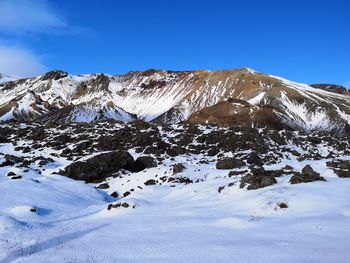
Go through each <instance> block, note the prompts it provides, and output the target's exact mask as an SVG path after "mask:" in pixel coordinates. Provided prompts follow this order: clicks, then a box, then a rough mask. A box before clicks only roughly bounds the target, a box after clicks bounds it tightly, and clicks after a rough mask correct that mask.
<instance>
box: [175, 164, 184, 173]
mask: <svg viewBox="0 0 350 263" xmlns="http://www.w3.org/2000/svg"><path fill="white" fill-rule="evenodd" d="M185 169H186V167H185V166H184V165H183V164H182V163H177V164H174V165H173V174H178V173H181V172H183V171H184V170H185Z"/></svg>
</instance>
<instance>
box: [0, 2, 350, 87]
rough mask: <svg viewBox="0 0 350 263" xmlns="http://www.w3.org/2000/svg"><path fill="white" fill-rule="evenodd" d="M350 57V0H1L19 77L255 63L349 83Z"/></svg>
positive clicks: (2, 40) (282, 72) (1, 42)
mask: <svg viewBox="0 0 350 263" xmlns="http://www.w3.org/2000/svg"><path fill="white" fill-rule="evenodd" d="M349 62H350V1H348V0H323V1H322V0H318V1H316V0H315V1H313V0H309V1H307V0H303V1H301V0H293V1H292V0H284V1H281V0H280V1H277V0H265V1H258V0H255V1H254V0H250V1H233V0H231V1H228V0H227V1H224V0H215V1H205V0H202V1H199V0H198V1H195V0H192V1H191V0H187V1H185V0H177V1H176V0H174V1H164V0H163V1H160V0H158V1H157V0H148V1H141V0H133V1H132V0H130V1H112V0H111V1H107V0H105V1H101V0H0V72H3V73H7V74H12V75H23V76H30V75H36V74H40V73H42V72H44V71H47V70H51V69H63V70H66V71H68V72H70V73H73V74H79V73H93V72H105V73H110V74H121V73H126V72H128V71H130V70H144V69H148V68H159V69H173V70H189V69H211V70H214V69H231V68H240V67H251V68H253V69H255V70H257V71H260V72H264V73H269V74H274V75H279V76H283V77H285V78H288V79H291V80H295V81H299V82H305V83H325V82H326V83H336V84H345V83H347V82H349V81H350V65H349ZM347 85H349V87H350V83H348V84H347Z"/></svg>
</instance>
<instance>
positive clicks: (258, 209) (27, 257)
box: [0, 122, 350, 263]
mask: <svg viewBox="0 0 350 263" xmlns="http://www.w3.org/2000/svg"><path fill="white" fill-rule="evenodd" d="M0 142H1V143H0V174H1V176H0V191H1V193H2V201H1V202H0V262H4V263H5V262H6V263H7V262H45V263H47V262H84V263H85V262H232V261H234V262H281V261H283V262H296V261H297V262H347V260H348V258H349V256H350V253H349V247H350V240H349V238H348V236H349V235H350V203H349V200H350V192H349V191H348V189H349V187H350V179H349V177H350V175H349V172H348V171H349V170H348V169H349V168H350V151H349V149H350V148H349V140H348V138H347V137H334V136H328V135H317V134H314V135H312V136H311V135H305V134H303V133H300V132H290V131H281V132H277V131H267V130H264V129H249V128H245V129H238V128H237V129H227V128H218V127H212V126H193V125H185V126H183V125H172V126H167V125H162V126H156V125H150V124H147V123H142V122H132V123H130V124H128V125H125V124H121V123H120V124H119V123H108V122H101V123H96V124H69V125H58V124H56V125H54V124H50V125H48V126H44V127H43V126H42V125H36V124H32V125H25V124H18V125H17V126H16V125H15V126H14V125H2V126H1V127H0ZM112 160H113V161H112ZM96 162H97V163H99V165H98V166H96V165H95V163H96ZM308 165H309V166H308ZM96 171H98V172H97V173H96ZM63 175H65V176H63ZM69 177H70V178H69ZM71 178H80V179H82V180H85V181H89V182H90V183H88V184H86V183H84V182H83V181H76V180H74V179H71ZM95 187H96V188H95ZM325 251H326V252H327V253H324V252H325Z"/></svg>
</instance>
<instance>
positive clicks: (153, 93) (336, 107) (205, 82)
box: [0, 69, 350, 132]
mask: <svg viewBox="0 0 350 263" xmlns="http://www.w3.org/2000/svg"><path fill="white" fill-rule="evenodd" d="M230 99H236V100H241V101H245V102H247V103H249V104H250V105H251V106H252V107H257V108H256V109H259V108H260V107H265V108H266V107H268V108H269V109H271V115H273V116H274V117H273V119H274V120H273V122H279V125H280V126H281V127H285V126H288V127H289V128H292V129H303V130H307V131H313V130H323V131H335V132H347V131H349V128H350V126H349V121H350V108H349V105H350V97H349V95H348V94H347V93H344V94H341V93H339V92H332V89H329V88H327V90H326V89H321V88H314V87H311V86H308V85H305V84H299V83H295V82H291V81H288V80H285V79H282V78H279V77H275V76H270V75H265V74H261V73H257V72H255V71H253V70H251V69H238V70H218V71H203V70H202V71H183V72H181V71H180V72H174V71H162V70H148V71H144V72H129V73H128V74H126V75H118V76H110V75H104V74H92V75H78V76H72V75H69V74H67V73H66V72H62V71H52V72H48V73H46V74H45V75H43V76H39V77H37V78H32V79H24V80H17V81H15V82H5V83H2V84H0V120H9V119H12V118H15V119H17V120H20V121H28V120H29V121H30V120H37V121H45V122H47V121H60V122H71V121H73V122H74V121H76V122H91V121H97V120H105V119H114V120H122V121H130V120H134V119H136V118H137V119H142V120H146V121H154V122H158V123H178V122H182V121H186V120H189V119H190V118H191V117H192V116H194V115H195V114H198V113H200V112H201V111H202V110H205V109H207V108H208V107H212V106H215V105H218V104H219V103H222V102H225V101H227V100H230ZM223 114H224V115H226V116H229V115H230V114H228V112H223ZM244 114H246V115H247V116H246V118H250V119H254V118H256V117H255V115H254V116H253V115H251V114H250V113H249V112H248V113H244ZM262 115H263V114H262ZM259 116H260V115H259ZM210 117H211V116H209V117H208V118H207V117H206V118H205V119H203V118H197V119H196V121H198V122H199V123H208V122H209V119H212V118H210ZM192 119H193V118H192ZM254 122H255V123H264V122H261V121H259V120H256V121H254ZM215 123H216V124H219V125H221V124H222V123H226V120H222V119H218V118H215ZM268 126H269V125H268V124H267V126H259V127H268Z"/></svg>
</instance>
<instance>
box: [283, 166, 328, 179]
mask: <svg viewBox="0 0 350 263" xmlns="http://www.w3.org/2000/svg"><path fill="white" fill-rule="evenodd" d="M315 181H326V180H325V179H324V178H323V177H322V176H320V174H319V173H317V172H315V171H314V170H313V169H312V167H311V166H310V165H306V166H305V167H304V168H303V170H302V171H301V173H296V174H295V175H293V176H292V178H291V179H290V181H289V182H290V183H291V184H301V183H310V182H315Z"/></svg>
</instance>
